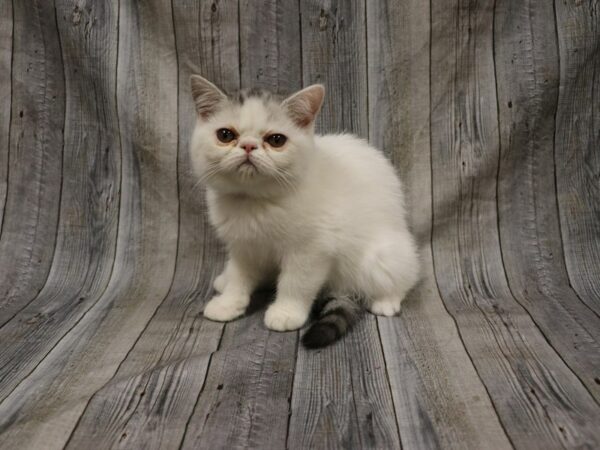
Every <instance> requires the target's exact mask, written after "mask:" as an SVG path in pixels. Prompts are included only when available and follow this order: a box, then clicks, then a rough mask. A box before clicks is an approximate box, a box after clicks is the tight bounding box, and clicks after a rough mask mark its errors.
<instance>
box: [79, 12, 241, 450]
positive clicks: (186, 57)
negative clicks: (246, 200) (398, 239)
mask: <svg viewBox="0 0 600 450" xmlns="http://www.w3.org/2000/svg"><path fill="white" fill-rule="evenodd" d="M213 4H214V5H215V6H213ZM173 6H174V10H173V19H174V26H175V34H176V46H177V56H178V66H179V100H178V111H179V117H180V120H179V159H178V161H179V167H178V178H179V195H180V197H179V198H180V223H179V242H178V253H177V266H176V272H175V276H174V280H173V285H172V286H171V290H170V292H169V295H168V296H167V298H166V299H165V301H164V302H163V303H162V304H161V306H160V307H159V308H158V310H157V311H156V313H155V315H154V317H153V318H152V320H151V321H150V323H149V324H148V326H147V328H146V329H145V330H144V332H143V333H142V335H141V336H140V338H139V340H138V342H137V343H136V345H135V346H134V347H133V348H132V350H131V351H130V352H129V353H128V355H127V357H126V359H125V360H124V361H123V363H122V364H121V366H120V367H119V370H118V371H117V372H116V373H115V375H114V376H113V377H112V379H111V380H110V381H109V382H108V383H106V384H105V385H104V386H103V387H102V389H101V390H99V391H98V392H97V393H96V394H95V395H94V397H93V398H92V399H91V401H90V402H89V404H88V406H87V408H86V410H85V413H84V414H83V416H82V418H81V420H80V421H79V423H78V426H77V428H76V429H75V430H74V432H73V435H72V437H71V439H70V441H69V446H68V447H69V448H81V447H84V446H87V445H96V446H101V447H111V446H122V447H126V448H140V449H148V448H161V449H165V448H179V446H180V445H181V441H182V439H183V436H184V433H185V431H186V424H187V422H188V419H189V417H190V415H191V414H192V411H193V409H194V406H195V404H196V399H197V396H198V395H199V392H200V391H201V389H202V387H203V386H204V382H205V376H206V372H207V369H208V367H209V365H210V361H211V355H212V352H214V351H215V350H216V349H217V347H218V345H219V341H220V338H221V334H222V329H223V325H221V324H218V323H215V322H211V321H208V320H205V319H203V318H202V316H201V310H202V307H203V306H204V301H205V300H206V299H208V298H210V296H211V294H212V279H213V278H214V276H215V275H217V274H218V270H219V269H220V267H221V265H222V262H221V261H222V259H223V255H222V249H221V247H220V245H218V243H217V242H216V240H215V237H214V235H213V233H212V230H211V229H210V227H209V224H208V221H207V216H206V205H205V203H204V195H203V192H202V191H201V190H200V189H198V184H197V181H198V180H197V179H196V177H195V176H194V175H193V174H192V172H191V170H190V164H189V138H190V136H191V133H192V129H193V126H194V124H195V120H196V112H195V109H194V106H193V101H192V96H191V92H190V87H189V76H190V75H191V74H192V73H197V72H200V73H202V74H203V75H205V76H207V77H209V78H210V79H211V80H212V81H214V82H215V83H217V84H218V85H219V86H222V87H223V88H224V89H226V90H228V91H232V90H235V89H237V88H238V87H239V78H238V71H237V70H235V71H232V70H229V69H228V68H230V67H235V66H236V64H237V61H238V48H237V46H238V36H237V34H238V17H237V4H235V3H233V2H223V3H219V2H215V3H209V2H203V3H201V4H198V2H196V1H187V2H177V3H174V4H173ZM191 17H193V18H198V20H197V21H196V20H190V18H191Z"/></svg>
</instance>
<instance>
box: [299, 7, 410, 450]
mask: <svg viewBox="0 0 600 450" xmlns="http://www.w3.org/2000/svg"><path fill="white" fill-rule="evenodd" d="M301 17H302V62H303V65H302V72H303V75H304V84H305V85H309V84H311V83H317V82H322V83H324V84H325V88H326V96H325V103H324V105H323V110H322V111H321V115H320V119H319V122H318V124H317V125H318V128H319V129H321V130H322V131H323V132H325V133H333V132H342V131H348V132H354V133H356V134H358V135H360V136H362V137H365V138H366V137H367V136H368V110H367V90H366V88H367V67H366V66H367V59H366V28H365V26H366V11H365V5H364V2H360V1H352V2H337V1H333V2H318V1H311V2H302V3H301ZM353 355H360V357H358V358H354V357H353ZM348 392H351V395H348ZM288 445H289V446H290V447H291V448H344V447H346V448H347V447H349V446H350V447H375V448H399V447H400V441H399V436H398V427H397V424H396V423H395V420H394V408H393V404H392V401H391V395H390V386H389V383H388V380H387V376H386V373H385V365H384V363H383V351H382V348H381V343H380V341H379V337H378V331H377V322H376V320H375V318H374V317H373V316H370V315H368V316H365V317H364V318H363V319H362V321H361V322H360V323H359V324H358V325H357V326H356V327H355V329H354V330H353V331H351V335H350V336H348V337H347V338H346V339H344V340H342V341H341V342H339V343H337V344H335V345H334V346H332V347H329V348H326V349H323V350H321V351H307V350H306V349H304V348H303V347H300V348H299V349H298V362H297V364H296V376H295V378H294V392H293V397H292V415H291V417H290V425H289V438H288Z"/></svg>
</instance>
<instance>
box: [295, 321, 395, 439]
mask: <svg viewBox="0 0 600 450" xmlns="http://www.w3.org/2000/svg"><path fill="white" fill-rule="evenodd" d="M395 422H396V421H395V415H394V409H393V404H392V399H391V397H390V387H389V383H388V380H387V376H386V373H385V363H384V360H383V352H382V350H381V344H380V343H379V338H378V333H377V326H376V324H375V319H374V318H373V317H366V318H364V319H363V320H361V321H360V322H359V323H358V324H357V325H356V326H355V327H354V329H353V330H352V331H351V332H350V334H348V335H347V338H346V339H345V340H342V341H340V342H338V343H337V344H334V345H333V346H331V347H327V348H325V349H323V350H317V351H310V350H306V349H305V348H303V347H300V348H299V349H298V362H297V364H296V376H295V378H294V393H293V397H292V415H291V417H290V424H289V437H288V446H289V448H294V449H302V448H400V441H399V437H398V427H397V424H396V423H395Z"/></svg>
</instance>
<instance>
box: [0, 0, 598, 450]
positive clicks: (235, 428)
mask: <svg viewBox="0 0 600 450" xmlns="http://www.w3.org/2000/svg"><path fill="white" fill-rule="evenodd" d="M599 42H600V2H599V1H598V0H583V1H574V0H556V1H554V3H553V2H552V1H551V0H477V1H475V0H469V1H467V0H431V1H430V2H427V1H422V0H386V1H364V0H352V1H341V0H322V1H317V0H300V1H297V0H289V1H288V0H285V1H275V0H258V1H249V0H239V1H236V0H213V1H212V2H211V1H206V0H202V1H197V0H172V1H171V0H144V1H134V0H120V2H119V1H117V0H114V1H112V2H111V1H106V2H102V1H96V0H54V2H53V1H51V0H23V1H22V0H12V1H11V0H3V1H1V2H0V100H1V103H0V224H1V234H0V448H2V449H36V450H37V449H60V448H63V447H66V448H69V449H71V448H72V449H88V448H98V449H103V448H109V447H110V448H123V449H150V448H164V449H171V448H173V449H178V448H184V449H188V448H207V449H215V448H227V449H230V448H255V449H270V448H286V447H287V448H298V449H301V448H302V449H304V448H400V447H402V448H404V449H413V448H417V449H434V448H456V449H461V450H462V449H494V450H496V449H505V448H506V449H508V448H517V449H545V450H546V449H557V448H589V449H597V448H600V403H599V402H600V348H599V347H600V97H599V95H600V94H598V93H599V92H600V49H599V48H600V47H599ZM191 73H201V74H203V75H204V76H206V77H208V78H210V79H211V80H213V81H215V82H216V83H218V84H219V85H220V86H222V87H223V88H225V89H228V90H235V89H238V88H239V87H240V86H243V87H249V86H262V87H269V88H272V89H275V90H277V91H281V92H283V91H290V90H293V89H297V88H299V87H301V86H303V85H307V84H310V83H313V82H321V83H324V84H325V85H326V86H327V99H326V102H325V106H324V109H323V113H322V117H321V120H320V123H319V128H320V130H323V131H327V132H333V131H341V130H348V131H352V132H354V133H357V134H358V135H360V136H363V137H365V138H369V139H370V141H371V142H373V143H374V144H375V145H377V146H379V147H380V148H382V149H383V150H384V151H385V153H386V154H387V155H388V156H389V158H390V159H391V160H392V161H393V163H394V165H395V166H396V167H397V169H398V171H399V173H400V174H401V175H402V176H403V178H404V180H405V184H406V188H407V195H408V198H409V206H410V210H411V217H410V219H411V223H412V226H413V228H414V230H415V232H416V233H417V235H418V236H419V240H420V242H421V245H422V254H423V260H424V277H423V278H424V279H423V281H422V283H421V284H420V285H419V286H418V288H417V289H415V290H414V292H412V293H411V294H410V298H409V299H408V301H407V303H406V306H405V308H404V310H403V313H402V315H401V316H400V317H397V318H375V317H373V316H371V315H367V316H365V318H364V320H362V321H361V322H360V323H359V325H358V326H357V327H356V328H355V329H354V331H353V332H352V333H351V334H350V335H349V336H347V338H345V339H344V340H343V341H341V342H339V343H338V344H336V345H334V346H332V347H330V348H327V349H324V350H322V351H307V350H305V349H304V348H302V347H301V346H299V345H298V333H296V332H291V333H275V332H270V331H267V330H266V329H265V327H264V326H263V324H262V311H260V309H259V308H256V309H259V311H258V312H254V313H253V314H249V315H248V316H247V317H245V318H243V319H241V320H238V321H235V322H232V323H229V324H227V325H222V324H218V323H213V322H210V321H207V320H205V319H204V318H203V317H202V313H201V311H202V308H203V304H204V302H205V301H206V300H207V299H209V298H210V297H211V294H212V293H211V287H210V286H211V281H212V279H213V278H214V277H215V275H216V274H218V272H219V270H220V269H221V267H222V264H223V250H222V248H221V246H220V245H219V243H218V242H217V241H216V240H215V237H214V234H213V232H212V230H211V229H210V227H209V226H208V224H207V222H206V217H205V209H206V208H205V204H204V200H203V197H202V190H201V189H200V188H198V187H197V185H196V180H195V179H194V178H193V176H192V175H191V174H190V172H189V158H188V154H187V148H188V141H189V135H190V131H191V128H192V126H193V122H194V120H195V115H194V110H193V105H192V101H191V98H190V92H189V86H188V78H189V75H190V74H191ZM357 214H360V211H357ZM258 303H260V299H259V302H258Z"/></svg>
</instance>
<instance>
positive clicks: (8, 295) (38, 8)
mask: <svg viewBox="0 0 600 450" xmlns="http://www.w3.org/2000/svg"><path fill="white" fill-rule="evenodd" d="M5 3H6V2H5ZM13 18H14V23H13V53H12V100H11V104H10V106H11V110H10V118H11V122H10V130H9V133H10V142H9V149H8V151H9V155H8V185H7V190H6V203H5V205H4V219H3V223H2V235H1V236H0V267H1V268H2V270H0V286H1V291H0V296H1V297H2V302H1V303H0V326H1V325H3V324H4V323H6V322H7V321H8V320H10V319H11V318H12V317H13V316H14V315H15V314H16V313H17V312H18V311H19V310H21V309H22V308H23V307H24V306H25V305H27V303H29V302H30V301H31V300H32V299H33V298H34V297H35V296H36V295H37V293H38V292H39V291H40V289H41V288H42V286H43V285H44V283H45V281H46V278H47V276H48V272H49V270H50V263H51V262H52V255H53V253H54V243H55V239H56V226H57V221H58V206H59V201H60V187H61V181H60V180H61V166H62V150H63V128H64V123H65V122H64V121H65V95H64V94H65V87H64V69H63V62H62V57H61V50H60V42H59V37H58V31H57V28H56V20H55V14H54V7H53V5H52V4H50V3H49V2H46V1H34V2H31V3H25V2H13Z"/></svg>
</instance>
